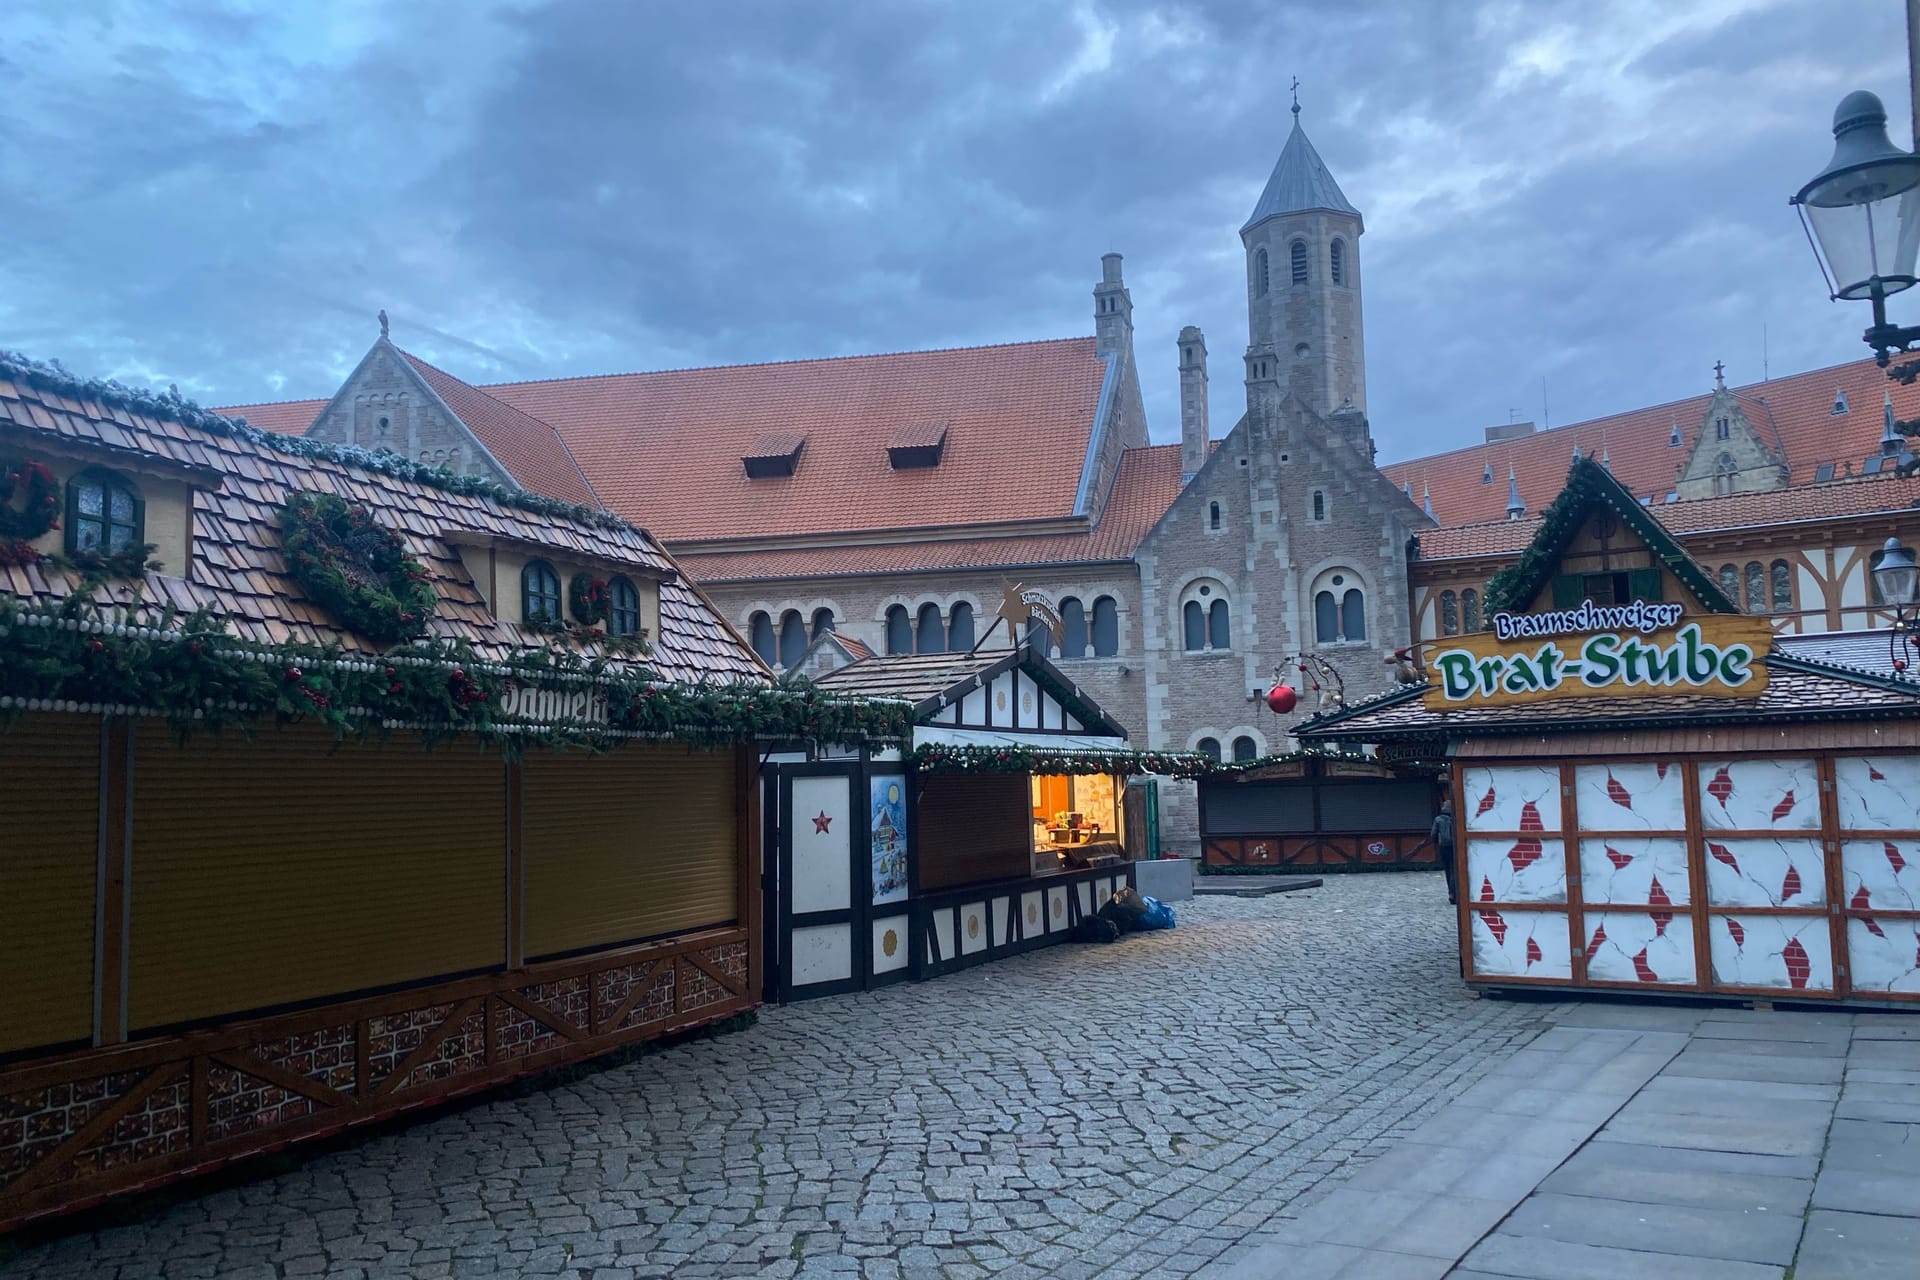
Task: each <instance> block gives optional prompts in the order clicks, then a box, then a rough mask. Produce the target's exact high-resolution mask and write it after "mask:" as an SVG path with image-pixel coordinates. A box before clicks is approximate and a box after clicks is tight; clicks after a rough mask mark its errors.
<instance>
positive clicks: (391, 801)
mask: <svg viewBox="0 0 1920 1280" xmlns="http://www.w3.org/2000/svg"><path fill="white" fill-rule="evenodd" d="M505 778H506V773H505V766H504V765H503V764H502V762H501V760H500V756H499V753H498V752H497V751H492V750H482V749H480V748H478V747H476V746H474V745H473V744H471V743H456V744H444V745H442V746H440V747H439V748H438V749H437V750H434V751H431V752H429V751H423V750H421V748H420V745H419V743H418V740H417V739H415V738H413V737H412V736H411V735H408V734H395V735H394V736H393V737H392V738H391V739H390V740H389V741H388V742H387V743H385V744H384V745H373V744H363V743H355V742H346V743H340V744H336V743H335V742H334V740H333V736H332V734H331V733H329V732H328V731H326V730H325V729H322V728H320V727H317V726H312V725H295V726H291V727H288V728H284V729H277V730H276V729H263V730H261V731H260V732H259V733H258V734H257V735H256V736H255V737H254V738H253V739H252V740H251V741H249V740H248V739H246V738H244V737H242V736H241V735H240V734H238V733H229V734H227V735H225V736H215V735H212V734H204V735H201V736H199V737H196V738H194V739H193V740H192V741H190V742H188V743H187V744H186V745H185V746H178V745H175V743H174V742H173V740H172V738H171V737H170V735H169V733H168V731H167V729H166V728H165V726H163V725H161V724H159V723H157V722H151V721H149V722H146V723H143V724H142V725H141V726H140V732H139V738H138V741H137V745H136V755H135V759H134V766H133V794H134V810H133V877H132V894H133V918H132V927H131V930H130V935H129V943H128V945H129V949H130V950H129V958H130V972H129V977H128V985H129V993H128V998H129V1010H128V1018H129V1022H130V1024H131V1025H132V1026H133V1027H134V1028H136V1029H146V1028H153V1027H160V1026H169V1025H172V1024H175V1023H179V1022H188V1021H197V1020H199V1019H203V1018H211V1017H215V1016H218V1015H222V1014H230V1013H237V1012H240V1011H243V1010H253V1009H261V1008H267V1007H270V1006H274V1005H281V1004H287V1003H291V1002H294V1001H300V1000H311V999H318V998H323V997H328V996H338V995H343V994H346V993H348V992H356V991H364V990H367V989H369V988H375V987H386V986H397V985H401V984H406V983H414V982H421V981H424V980H426V979H430V978H438V977H444V976H446V975H448V974H454V973H462V972H469V971H472V970H476V969H486V968H493V967H497V966H499V965H501V964H502V963H504V961H505V953H506V944H505V936H506V893H505V882H506V785H505Z"/></svg>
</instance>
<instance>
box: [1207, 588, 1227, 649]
mask: <svg viewBox="0 0 1920 1280" xmlns="http://www.w3.org/2000/svg"><path fill="white" fill-rule="evenodd" d="M1231 623H1232V620H1231V619H1230V618H1228V616H1227V602H1226V601H1225V600H1215V601H1214V602H1213V604H1212V606H1211V607H1210V608H1208V610H1207V643H1208V644H1210V645H1212V646H1213V647H1214V648H1216V649H1231V648H1233V627H1232V625H1231Z"/></svg>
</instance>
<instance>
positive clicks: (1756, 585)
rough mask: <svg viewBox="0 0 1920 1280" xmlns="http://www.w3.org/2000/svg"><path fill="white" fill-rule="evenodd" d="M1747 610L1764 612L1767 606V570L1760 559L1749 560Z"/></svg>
mask: <svg viewBox="0 0 1920 1280" xmlns="http://www.w3.org/2000/svg"><path fill="white" fill-rule="evenodd" d="M1746 578H1747V612H1748V613H1764V612H1765V611H1766V608H1767V571H1766V570H1765V569H1764V568H1762V567H1761V564H1760V562H1759V561H1758V560H1749V561H1747V569H1746Z"/></svg>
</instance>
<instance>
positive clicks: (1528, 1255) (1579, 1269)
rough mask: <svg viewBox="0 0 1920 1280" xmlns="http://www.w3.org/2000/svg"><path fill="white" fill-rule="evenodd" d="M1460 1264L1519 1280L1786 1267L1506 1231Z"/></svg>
mask: <svg viewBox="0 0 1920 1280" xmlns="http://www.w3.org/2000/svg"><path fill="white" fill-rule="evenodd" d="M1462 1265H1463V1267H1464V1268H1465V1270H1466V1271H1467V1272H1469V1273H1472V1272H1476V1271H1477V1272H1484V1273H1486V1274H1488V1275H1495V1276H1502V1277H1509V1276H1511V1277H1518V1278H1520V1280H1782V1277H1783V1276H1785V1275H1786V1268H1785V1267H1780V1266H1773V1265H1770V1264H1767V1263H1760V1262H1740V1261H1737V1260H1734V1259H1728V1258H1700V1257H1688V1256H1677V1255H1675V1254H1671V1253H1648V1252H1645V1251H1643V1250H1638V1249H1621V1248H1615V1247H1612V1246H1608V1245H1592V1244H1574V1243H1570V1242H1568V1241H1564V1240H1546V1239H1540V1238H1538V1237H1532V1236H1516V1235H1508V1234H1506V1233H1505V1232H1495V1233H1494V1234H1493V1235H1491V1236H1488V1237H1487V1238H1486V1239H1485V1240H1482V1241H1481V1242H1480V1243H1479V1245H1477V1246H1476V1247H1475V1248H1474V1250H1473V1252H1472V1253H1469V1254H1468V1255H1467V1256H1466V1258H1465V1259H1464V1260H1463V1264H1462ZM1795 1280H1798V1277H1797V1276H1796V1278H1795Z"/></svg>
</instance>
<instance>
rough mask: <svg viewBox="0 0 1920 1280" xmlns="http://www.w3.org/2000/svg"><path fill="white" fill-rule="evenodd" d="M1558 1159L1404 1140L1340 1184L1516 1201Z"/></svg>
mask: <svg viewBox="0 0 1920 1280" xmlns="http://www.w3.org/2000/svg"><path fill="white" fill-rule="evenodd" d="M1576 1158H1577V1157H1576ZM1561 1159H1562V1157H1561V1156H1560V1155H1559V1154H1558V1153H1556V1152H1548V1153H1539V1152H1536V1153H1534V1154H1532V1155H1523V1154H1518V1153H1512V1152H1503V1153H1497V1154H1493V1153H1488V1152H1485V1151H1471V1150H1466V1149H1464V1148H1459V1147H1432V1146H1424V1145H1417V1144H1414V1143H1407V1144H1405V1145H1402V1146H1398V1147H1395V1148H1393V1149H1392V1150H1390V1151H1388V1152H1386V1153H1385V1154H1383V1155H1380V1156H1377V1157H1375V1158H1374V1159H1372V1160H1369V1161H1367V1162H1366V1163H1365V1164H1364V1165H1363V1166H1361V1167H1360V1170H1359V1172H1357V1173H1355V1174H1354V1175H1353V1177H1352V1178H1350V1179H1349V1180H1348V1182H1347V1184H1346V1185H1348V1186H1349V1187H1359V1188H1364V1189H1369V1190H1383V1191H1403V1192H1438V1191H1450V1192H1454V1193H1456V1194H1458V1195H1463V1196H1474V1197H1478V1198H1480V1199H1484V1200H1504V1201H1506V1202H1508V1203H1509V1204H1517V1203H1519V1201H1520V1200H1521V1198H1522V1197H1524V1196H1525V1195H1526V1194H1527V1193H1528V1192H1530V1191H1532V1190H1533V1189H1534V1188H1535V1187H1536V1186H1538V1185H1540V1183H1541V1181H1542V1180H1543V1179H1545V1178H1546V1177H1547V1176H1548V1175H1549V1174H1551V1173H1552V1172H1553V1171H1554V1169H1556V1168H1557V1167H1559V1166H1560V1163H1561Z"/></svg>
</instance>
